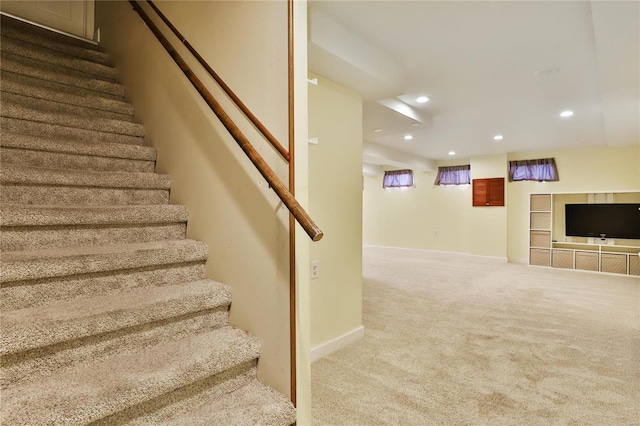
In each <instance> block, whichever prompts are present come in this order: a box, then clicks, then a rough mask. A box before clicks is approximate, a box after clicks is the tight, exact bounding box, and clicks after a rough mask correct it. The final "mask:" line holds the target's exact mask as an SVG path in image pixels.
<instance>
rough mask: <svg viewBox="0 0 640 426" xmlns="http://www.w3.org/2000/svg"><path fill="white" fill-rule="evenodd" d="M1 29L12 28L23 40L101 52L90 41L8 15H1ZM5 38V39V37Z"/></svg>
mask: <svg viewBox="0 0 640 426" xmlns="http://www.w3.org/2000/svg"><path fill="white" fill-rule="evenodd" d="M0 23H1V25H0V27H2V29H8V28H12V29H13V30H14V32H16V33H20V34H22V38H21V39H23V40H34V41H38V42H39V41H42V40H43V39H44V40H49V41H51V42H57V43H60V44H62V45H63V46H65V47H67V46H68V47H79V48H82V49H86V50H94V51H96V52H100V53H102V52H101V51H100V47H99V46H98V45H97V44H96V43H93V42H91V41H89V40H84V39H80V38H77V37H70V36H68V35H65V34H62V33H59V32H55V31H51V30H49V29H47V28H42V27H40V26H37V25H33V24H31V23H29V22H25V21H22V20H20V19H15V18H12V17H11V16H7V15H0ZM2 35H3V36H4V33H3V34H2ZM3 38H4V37H3Z"/></svg>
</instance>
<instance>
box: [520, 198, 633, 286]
mask: <svg viewBox="0 0 640 426" xmlns="http://www.w3.org/2000/svg"><path fill="white" fill-rule="evenodd" d="M556 195H558V196H565V195H566V194H550V193H546V194H531V195H530V200H529V213H528V216H529V217H528V219H529V264H530V265H536V266H547V267H552V268H563V269H575V270H582V271H593V272H605V273H612V274H624V275H635V276H640V245H637V246H636V245H624V244H600V243H599V242H601V241H600V239H599V238H595V239H591V238H590V239H589V240H587V239H586V238H575V239H578V240H582V242H573V241H572V242H568V241H553V240H552V236H553V234H555V233H564V231H563V230H560V229H557V228H558V227H557V224H555V223H554V220H557V218H556V216H559V217H560V220H564V219H563V216H562V213H561V212H562V210H561V209H562V205H563V204H566V203H567V202H568V200H567V199H566V197H564V198H562V199H561V200H560V201H557V200H556V198H555V197H556ZM569 195H570V196H571V197H572V200H573V198H575V197H573V195H571V194H569ZM579 195H580V194H579ZM586 197H587V195H585V197H584V198H585V199H584V200H577V201H579V202H585V201H587V198H586ZM573 201H576V200H573ZM556 209H558V212H555V210H556ZM554 226H555V227H554ZM558 238H562V239H565V238H567V239H570V238H569V237H564V236H561V237H558ZM571 239H574V238H573V237H572V238H571ZM586 241H590V242H586ZM594 241H595V243H594ZM611 241H614V240H609V242H611ZM622 242H624V243H626V244H629V243H630V242H631V241H628V240H623V241H622ZM633 243H635V242H633Z"/></svg>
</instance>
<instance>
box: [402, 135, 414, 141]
mask: <svg viewBox="0 0 640 426" xmlns="http://www.w3.org/2000/svg"><path fill="white" fill-rule="evenodd" d="M411 139H413V136H411V135H404V140H405V141H410V140H411Z"/></svg>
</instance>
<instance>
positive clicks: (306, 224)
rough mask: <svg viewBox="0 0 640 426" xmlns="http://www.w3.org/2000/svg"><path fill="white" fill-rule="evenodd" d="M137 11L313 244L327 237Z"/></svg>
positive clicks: (136, 8)
mask: <svg viewBox="0 0 640 426" xmlns="http://www.w3.org/2000/svg"><path fill="white" fill-rule="evenodd" d="M129 2H130V3H131V5H132V6H133V9H134V10H135V11H136V12H138V15H140V17H141V18H142V20H143V21H144V22H145V23H146V24H147V26H148V27H149V29H150V30H151V32H152V33H153V34H154V35H155V36H156V38H157V39H158V41H159V42H160V44H162V46H163V47H164V48H165V50H166V51H167V53H169V55H170V56H171V57H172V58H173V60H174V61H175V63H176V64H177V65H178V67H180V69H181V70H182V72H183V73H184V75H185V76H186V77H187V78H188V79H189V81H190V82H191V84H192V85H193V87H194V88H195V89H196V90H197V91H198V93H199V94H200V96H201V97H202V99H203V100H204V101H205V102H206V103H207V105H209V108H211V110H212V111H213V112H214V114H215V115H216V116H217V117H218V119H219V120H220V122H221V123H222V125H223V126H224V127H225V128H226V129H227V131H228V132H229V133H230V134H231V136H232V137H233V139H234V140H235V141H236V143H237V144H238V145H239V146H240V148H241V149H242V150H243V151H244V153H245V154H246V155H247V157H249V160H251V162H252V163H253V165H254V166H255V167H256V168H257V169H258V171H259V172H260V174H261V175H262V177H264V179H265V180H266V181H267V182H268V183H269V186H271V188H273V190H274V191H275V193H276V194H277V195H278V197H279V198H280V200H281V201H282V203H283V204H284V205H285V206H286V207H287V208H288V209H289V211H290V212H291V214H292V215H293V216H294V217H295V218H296V220H297V221H298V223H299V224H300V226H302V229H304V230H305V232H306V233H307V234H308V235H309V237H310V238H311V240H312V241H319V240H320V239H321V238H322V237H323V235H324V234H323V233H322V231H321V230H320V228H318V226H317V225H316V224H315V223H314V222H313V220H312V219H311V217H310V216H309V214H308V213H307V212H306V211H305V210H304V209H303V208H302V206H301V205H300V203H298V200H296V199H295V197H294V196H293V195H291V193H290V192H289V190H288V189H287V187H286V186H285V185H284V184H283V183H282V181H281V180H280V178H279V177H278V175H276V173H275V172H274V171H273V169H271V167H269V165H268V164H267V163H266V161H264V159H263V158H262V156H260V153H258V151H257V150H256V149H255V148H254V147H253V145H251V142H249V140H248V139H247V137H246V136H245V135H244V134H243V133H242V132H241V131H240V129H239V128H238V126H237V125H236V124H235V123H234V122H233V120H232V119H231V117H229V115H228V114H227V113H226V112H225V111H224V109H223V108H222V106H220V104H219V103H218V102H217V101H216V100H215V98H214V97H213V95H212V94H211V93H210V92H209V91H208V90H207V89H206V88H205V86H204V84H202V81H200V79H199V78H198V77H196V75H195V74H194V72H193V70H192V69H191V68H190V67H189V65H187V63H186V62H185V61H184V59H182V57H181V56H180V54H178V52H177V51H176V50H175V49H174V48H173V46H171V43H169V40H167V38H166V37H165V36H164V35H163V34H162V32H161V31H160V29H158V27H157V26H156V24H155V23H154V22H153V21H152V20H151V19H150V18H149V16H148V15H147V14H146V12H145V11H144V10H143V9H142V8H141V7H140V5H139V4H138V2H137V1H135V0H129Z"/></svg>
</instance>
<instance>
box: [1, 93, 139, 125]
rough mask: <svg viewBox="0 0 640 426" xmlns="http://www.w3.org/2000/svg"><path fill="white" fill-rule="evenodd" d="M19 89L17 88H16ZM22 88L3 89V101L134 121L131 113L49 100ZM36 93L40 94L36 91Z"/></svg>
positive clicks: (74, 114)
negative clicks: (30, 93)
mask: <svg viewBox="0 0 640 426" xmlns="http://www.w3.org/2000/svg"><path fill="white" fill-rule="evenodd" d="M16 89H17V90H16ZM18 90H20V88H18V87H12V88H11V90H10V91H5V90H4V87H3V90H2V102H6V103H12V104H17V105H21V106H26V107H29V108H34V109H38V110H41V111H51V112H55V113H58V114H68V115H73V116H74V117H79V118H87V119H91V118H104V119H107V120H118V121H127V122H130V123H133V116H132V115H129V114H120V113H117V112H112V111H104V110H101V109H95V108H87V107H85V106H81V105H72V104H68V103H65V102H58V101H55V100H49V99H46V98H42V97H39V96H36V97H33V96H30V95H29V93H25V92H23V91H18ZM36 95H40V94H39V93H36ZM45 95H46V94H45Z"/></svg>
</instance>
